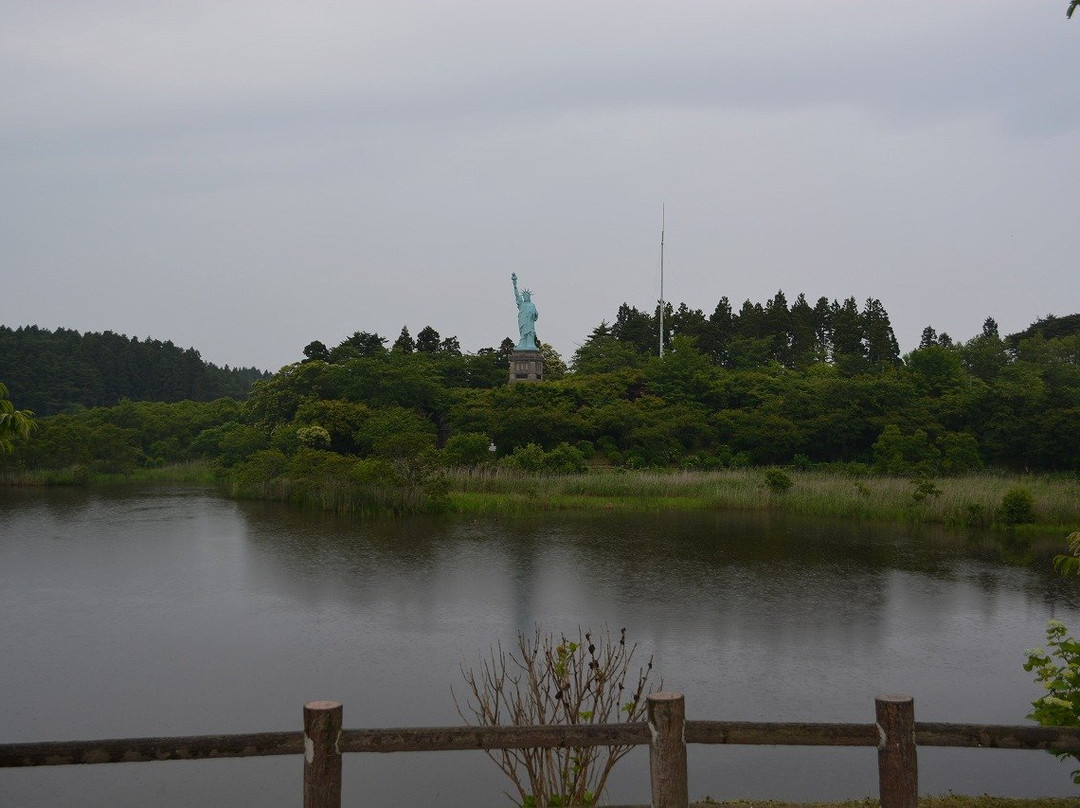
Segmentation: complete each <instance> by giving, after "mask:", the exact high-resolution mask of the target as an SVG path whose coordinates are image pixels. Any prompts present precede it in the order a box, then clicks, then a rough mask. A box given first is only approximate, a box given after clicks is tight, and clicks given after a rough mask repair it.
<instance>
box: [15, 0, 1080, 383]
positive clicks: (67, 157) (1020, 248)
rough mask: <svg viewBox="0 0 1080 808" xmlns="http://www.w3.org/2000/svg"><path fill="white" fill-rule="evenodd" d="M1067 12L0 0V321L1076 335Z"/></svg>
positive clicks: (237, 350)
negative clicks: (810, 317) (1057, 321)
mask: <svg viewBox="0 0 1080 808" xmlns="http://www.w3.org/2000/svg"><path fill="white" fill-rule="evenodd" d="M1066 6H1067V0H1023V1H1022V2H1021V1H1020V0H948V1H947V2H946V1H944V0H905V2H890V3H883V2H868V0H861V2H856V1H855V0H843V1H840V0H812V1H811V0H787V2H762V0H692V1H690V0H688V1H686V2H683V1H681V0H665V2H648V3H643V2H637V0H618V2H609V1H608V0H596V1H595V2H590V0H576V1H575V2H564V0H547V2H543V3H536V2H515V1H514V0H444V2H409V1H408V0H363V2H344V1H343V2H335V3H328V2H311V1H310V0H309V1H308V2H277V1H275V0H258V2H255V1H254V0H209V1H207V2H203V1H201V0H187V1H186V2H182V3H180V2H171V3H170V2H149V0H125V1H123V2H120V1H119V0H95V2H92V3H87V2H81V1H80V2H62V1H61V0H53V1H52V2H40V0H32V1H31V0H26V2H12V1H11V0H0V19H2V20H3V22H2V24H0V270H2V280H3V291H2V292H0V324H4V325H8V326H11V327H16V326H19V325H28V324H37V325H41V326H43V327H48V328H55V327H58V326H64V327H67V328H74V329H78V330H80V331H103V330H112V331H116V332H119V333H124V334H127V335H128V336H138V337H140V338H143V337H147V336H150V337H154V338H158V339H163V340H165V339H168V340H172V341H173V342H175V343H177V344H179V345H181V346H182V347H188V346H194V347H195V348H196V349H197V350H199V351H200V353H201V354H202V356H203V358H204V359H207V360H209V361H212V362H215V363H217V364H229V365H244V366H247V365H255V366H258V367H261V368H265V369H272V370H273V369H277V368H278V367H280V366H281V365H284V364H287V363H289V362H293V361H296V360H298V359H300V358H302V349H303V347H304V346H305V345H306V344H307V343H308V342H310V341H312V340H315V339H319V340H322V341H323V342H325V343H326V344H327V345H330V346H332V345H335V344H337V343H338V342H340V341H341V340H342V339H344V338H345V337H347V336H348V335H350V334H351V333H353V332H354V331H358V330H364V331H377V332H378V333H380V334H381V335H383V336H385V337H388V338H389V339H390V340H393V339H394V338H396V337H397V335H398V333H399V332H400V330H401V327H402V325H407V326H408V327H409V329H410V331H411V332H412V333H413V335H414V336H415V334H416V333H417V331H419V330H420V329H421V328H422V327H423V326H425V325H432V326H433V327H434V328H435V329H436V330H438V331H439V332H440V333H441V334H442V336H444V337H446V336H450V335H456V336H457V337H458V338H459V339H460V341H461V345H462V347H463V348H464V349H465V350H467V351H475V350H477V349H479V348H483V347H486V346H495V345H498V344H499V342H500V341H501V340H502V339H503V338H504V337H506V336H513V337H514V338H515V339H516V336H517V335H516V309H515V306H514V300H513V292H512V289H511V285H510V273H511V272H513V271H516V272H517V273H518V275H519V277H520V282H521V285H522V286H523V287H528V288H530V289H532V290H533V292H534V298H533V299H534V301H535V302H536V304H537V308H538V310H539V313H540V320H539V322H538V323H537V331H538V333H539V335H540V338H541V339H542V340H544V341H545V342H550V343H551V344H553V345H554V346H555V347H556V349H558V350H559V351H560V352H561V353H562V354H563V355H564V356H565V357H566V358H567V359H569V357H570V354H572V352H573V351H574V349H575V347H576V346H577V345H578V344H580V343H581V341H582V340H583V339H584V338H585V337H586V336H587V335H588V333H589V332H590V331H591V330H592V329H593V328H594V327H595V326H597V325H598V324H599V323H600V321H601V320H608V321H611V320H612V319H614V316H615V313H616V310H617V309H618V306H619V304H620V303H622V302H624V301H625V302H628V303H630V304H632V305H635V306H638V307H639V308H643V309H650V310H651V309H652V307H653V306H654V305H655V303H656V300H657V298H658V297H659V271H658V266H659V241H660V223H661V206H662V205H666V209H667V228H666V251H665V262H664V263H665V297H666V299H668V300H670V301H673V302H675V303H678V302H680V301H684V302H686V303H687V304H689V305H690V306H692V307H694V308H701V309H703V310H705V312H706V314H708V313H710V312H711V311H712V310H713V308H714V307H715V305H716V303H717V301H718V300H719V299H720V297H721V296H723V295H726V296H727V297H728V298H729V299H730V300H731V302H732V304H733V305H734V306H735V307H736V308H737V307H738V306H739V305H740V304H741V303H742V301H743V300H745V299H747V298H749V299H750V300H752V301H755V302H757V301H760V302H765V301H766V300H768V299H769V298H771V297H772V296H773V295H774V294H775V293H776V291H777V290H778V289H783V290H784V292H785V293H786V294H787V297H788V300H789V302H790V301H793V300H794V298H795V296H796V295H797V294H798V293H799V292H805V293H806V295H807V297H808V298H809V299H810V300H811V302H813V301H814V300H815V299H816V298H818V297H820V296H823V295H824V296H827V297H829V298H830V299H832V298H840V299H843V298H845V297H848V296H854V297H855V298H856V299H857V300H859V302H860V305H861V304H862V302H863V301H864V300H865V299H866V298H867V297H870V296H872V297H876V298H879V299H880V300H881V301H882V302H883V303H884V305H885V307H886V309H887V310H888V312H889V314H890V316H891V317H892V322H893V326H894V328H895V330H896V333H897V337H898V338H899V340H900V345H901V349H902V350H903V351H905V352H906V351H909V350H912V349H913V348H915V347H916V346H917V343H918V338H919V333H920V331H921V330H922V328H923V327H924V326H925V325H927V324H931V325H933V326H934V327H935V328H937V329H938V331H946V332H948V333H949V334H951V335H952V336H953V337H954V339H958V340H967V339H970V338H971V337H972V336H974V335H975V334H976V333H978V331H979V330H980V328H981V325H982V322H983V320H984V319H985V318H986V317H987V316H993V317H995V318H996V319H997V320H998V322H999V324H1000V326H1001V330H1002V332H1003V333H1005V332H1012V331H1017V330H1019V329H1021V328H1023V327H1025V326H1027V325H1028V324H1029V323H1030V322H1031V321H1032V320H1034V319H1036V318H1038V317H1041V316H1045V315H1046V314H1049V313H1053V314H1057V315H1064V314H1071V313H1074V312H1078V311H1080V271H1078V270H1080V266H1078V256H1080V217H1078V209H1080V206H1078V204H1077V202H1078V197H1080V19H1073V20H1066V18H1065V9H1066Z"/></svg>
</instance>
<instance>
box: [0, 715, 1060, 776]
mask: <svg viewBox="0 0 1080 808" xmlns="http://www.w3.org/2000/svg"><path fill="white" fill-rule="evenodd" d="M686 742H687V743H694V744H731V745H748V746H760V745H766V746H877V745H878V731H877V727H875V726H874V725H873V724H813V723H811V724H808V723H775V722H758V721H687V722H686ZM647 743H649V729H648V727H647V726H646V724H645V723H644V722H642V723H635V724H578V725H575V726H532V727H400V728H386V729H346V730H342V733H341V737H340V739H339V740H338V748H339V749H340V750H341V752H342V754H344V753H347V752H446V751H466V750H476V749H524V748H553V747H567V746H643V745H645V744H647ZM915 744H916V745H917V746H952V747H975V748H985V749H1047V750H1054V751H1060V752H1080V727H1028V726H1012V725H1008V724H944V723H927V722H919V721H917V722H915ZM303 752H304V739H303V733H301V732H260V733H252V734H247V735H191V736H179V737H172V738H118V739H114V740H101V741H47V742H41V743H14V744H0V768H10V767H15V766H66V765H71V764H80V763H139V762H146V761H155V760H205V759H210V758H234V757H262V756H266V755H300V754H303Z"/></svg>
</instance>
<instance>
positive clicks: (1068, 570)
mask: <svg viewBox="0 0 1080 808" xmlns="http://www.w3.org/2000/svg"><path fill="white" fill-rule="evenodd" d="M1065 541H1066V543H1067V545H1068V547H1069V554H1068V555H1057V556H1054V569H1056V570H1057V571H1058V572H1060V573H1061V574H1062V575H1080V531H1078V532H1075V533H1070V534H1069V535H1068V538H1066V540H1065Z"/></svg>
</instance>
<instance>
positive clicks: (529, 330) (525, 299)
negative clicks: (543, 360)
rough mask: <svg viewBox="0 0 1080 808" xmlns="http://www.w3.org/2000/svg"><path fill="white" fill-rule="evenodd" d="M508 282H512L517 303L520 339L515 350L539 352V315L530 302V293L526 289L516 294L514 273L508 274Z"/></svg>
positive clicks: (515, 275)
mask: <svg viewBox="0 0 1080 808" xmlns="http://www.w3.org/2000/svg"><path fill="white" fill-rule="evenodd" d="M510 280H512V281H513V282H514V300H516V301H517V307H518V333H520V334H521V339H519V340H518V344H517V345H516V346H514V347H515V350H518V351H539V350H540V346H539V345H538V344H537V342H536V319H537V317H538V316H539V315H537V313H536V304H535V303H533V302H532V292H530V291H529V290H528V289H525V290H523V291H521V292H518V285H517V273H516V272H512V273H510Z"/></svg>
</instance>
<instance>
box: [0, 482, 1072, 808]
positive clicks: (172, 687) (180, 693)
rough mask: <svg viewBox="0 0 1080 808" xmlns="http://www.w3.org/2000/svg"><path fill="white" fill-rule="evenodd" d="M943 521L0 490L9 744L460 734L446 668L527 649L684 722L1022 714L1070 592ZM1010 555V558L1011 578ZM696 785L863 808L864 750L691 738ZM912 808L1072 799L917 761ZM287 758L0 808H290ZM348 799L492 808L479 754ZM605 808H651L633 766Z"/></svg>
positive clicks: (103, 783) (1037, 756) (968, 759)
mask: <svg viewBox="0 0 1080 808" xmlns="http://www.w3.org/2000/svg"><path fill="white" fill-rule="evenodd" d="M1057 546H1060V542H1056V543H1052V544H1047V545H1046V546H1045V548H1044V549H1043V550H1042V551H1038V548H1037V550H1036V552H1035V553H1034V557H1031V556H1032V553H1031V552H1027V553H1026V555H1027V556H1028V557H1027V559H1026V563H1022V564H1016V563H1015V558H1016V557H1017V556H1024V555H1025V551H1024V548H1017V547H1001V546H998V545H996V544H995V543H994V542H993V540H991V539H988V538H985V537H984V538H982V539H979V540H974V539H971V538H969V537H967V536H964V535H963V534H956V533H947V532H944V531H942V530H939V529H937V528H911V527H907V526H881V525H860V524H852V523H844V522H832V521H812V522H811V521H806V520H800V519H794V518H790V517H784V516H777V515H772V516H768V515H760V514H752V515H747V514H730V513H717V514H657V515H649V516H640V515H638V516H632V517H624V516H617V515H611V514H594V515H586V516H581V515H565V516H564V515H551V514H545V515H543V516H542V517H537V518H535V519H514V520H499V519H436V520H429V519H407V520H398V521H376V522H372V521H370V520H363V519H359V518H351V517H347V516H336V515H328V514H320V513H311V512H306V511H298V510H294V509H291V508H289V507H285V506H280V505H273V504H267V503H238V502H233V501H230V500H227V499H222V498H220V497H218V496H216V495H215V494H214V492H212V491H205V490H198V489H190V488H133V489H124V490H107V491H90V492H88V491H82V490H76V491H70V490H48V491H26V490H11V489H0V614H2V615H3V617H2V623H0V682H2V683H3V688H2V689H0V742H16V741H39V740H70V739H95V738H112V737H141V736H151V735H188V734H209V733H235V732H259V731H270V730H292V729H299V727H300V719H301V708H302V705H303V704H304V702H306V701H309V700H312V699H334V700H337V701H341V702H342V703H343V704H344V705H345V725H346V726H347V727H365V726H366V727H379V726H409V725H413V726H432V725H451V724H460V723H461V721H460V719H459V717H458V716H457V714H456V712H455V709H454V705H453V701H452V698H451V692H450V690H451V687H452V686H453V687H456V688H458V689H459V692H460V686H461V673H460V670H459V666H460V665H461V664H462V662H463V661H464V662H465V664H466V665H472V664H474V663H475V662H476V661H477V660H478V658H479V656H480V654H481V653H482V652H484V651H485V650H486V649H487V648H488V647H489V646H490V645H491V643H493V642H495V641H502V642H503V643H504V644H511V643H513V641H514V638H515V636H516V633H517V631H518V630H519V629H525V630H531V629H532V627H533V626H534V625H535V624H536V623H541V624H543V625H544V626H545V627H549V628H552V629H555V630H558V631H566V632H576V631H577V627H578V626H579V625H581V626H592V627H601V626H604V625H607V626H610V627H611V628H612V629H614V630H618V629H619V628H621V627H624V626H625V627H626V628H627V630H628V636H629V638H630V639H631V640H633V641H637V642H639V643H640V649H639V653H641V652H644V653H645V654H648V653H652V654H653V655H654V656H655V660H656V671H657V672H659V673H661V674H662V675H663V677H664V685H665V689H667V690H678V691H681V692H683V693H685V694H686V699H687V714H688V717H690V718H696V719H716V720H774V721H844V722H847V721H852V722H871V721H873V715H874V706H873V698H874V696H875V694H878V693H885V692H890V693H910V694H912V695H913V696H914V697H915V707H916V718H917V719H919V720H924V721H961V722H982V723H1026V721H1025V719H1024V716H1025V714H1026V713H1027V711H1028V708H1029V703H1030V701H1031V699H1032V698H1034V697H1035V696H1037V695H1038V689H1037V687H1036V685H1035V684H1034V683H1033V681H1032V679H1031V676H1030V675H1029V674H1027V673H1025V672H1024V671H1023V669H1022V668H1021V663H1022V661H1023V658H1024V650H1025V649H1026V648H1029V647H1031V646H1034V645H1038V644H1040V642H1041V641H1042V639H1043V637H1044V630H1045V626H1046V622H1047V620H1048V619H1050V618H1051V617H1057V618H1059V619H1062V620H1064V621H1065V622H1066V623H1068V624H1069V625H1070V626H1072V627H1074V628H1076V629H1078V630H1080V585H1078V584H1076V583H1075V582H1071V581H1063V580H1060V579H1058V578H1057V577H1055V576H1054V574H1053V573H1052V571H1051V570H1050V567H1049V558H1048V555H1047V553H1049V552H1052V551H1053V550H1054V549H1056V547H1057ZM1003 558H1005V559H1014V564H1008V563H1003V561H1002V559H1003ZM689 755H690V761H689V762H690V793H691V796H692V797H694V798H700V797H702V796H704V795H706V794H708V795H711V796H713V797H715V798H750V797H753V798H760V799H796V800H806V799H834V798H842V797H864V796H867V795H874V794H876V789H877V770H876V751H875V750H873V749H800V748H796V747H758V748H755V747H728V746H691V747H690V753H689ZM919 766H920V787H921V790H922V791H923V792H924V793H944V792H946V791H949V790H952V791H955V792H958V793H987V792H988V793H993V794H1000V795H1015V796H1036V795H1069V794H1075V793H1076V791H1075V787H1074V786H1072V784H1071V782H1070V778H1069V777H1068V773H1069V771H1070V770H1071V767H1070V766H1069V763H1068V762H1064V763H1059V762H1057V761H1056V760H1055V759H1054V758H1053V757H1052V756H1050V755H1049V754H1047V753H1044V752H1016V751H1001V750H941V749H923V750H921V751H920V753H919ZM301 771H302V763H301V760H300V759H299V758H295V757H277V758H252V759H242V760H228V761H198V762H169V763H139V764H117V765H106V766H68V767H41V768H36V769H3V770H0V805H3V806H9V805H10V806H70V805H80V806H117V805H155V806H190V805H231V806H245V805H250V806H296V805H298V804H299V803H300V795H301V789H300V784H301ZM344 777H345V781H344V794H345V798H344V802H345V804H364V805H372V806H392V805H410V806H464V805H469V806H499V805H509V804H510V803H509V801H508V800H507V799H506V798H505V797H504V796H502V791H503V789H504V788H505V787H506V784H505V783H504V781H503V779H502V777H503V776H502V774H501V773H500V772H499V771H498V770H497V769H496V768H495V766H494V764H493V763H491V762H490V761H489V760H488V759H487V758H486V757H485V756H484V755H483V753H481V752H454V753H442V752H439V753H412V754H394V755H380V756H373V755H349V756H346V758H345V764H344ZM608 796H609V800H610V801H613V802H614V801H618V802H639V803H641V802H647V801H648V756H647V750H646V749H644V748H639V749H636V750H635V751H634V752H633V753H631V754H630V755H629V756H628V757H627V758H626V759H624V760H623V761H622V762H621V763H620V764H619V767H618V768H617V769H616V772H615V775H614V778H613V782H612V784H611V788H610V790H609V792H608Z"/></svg>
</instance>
